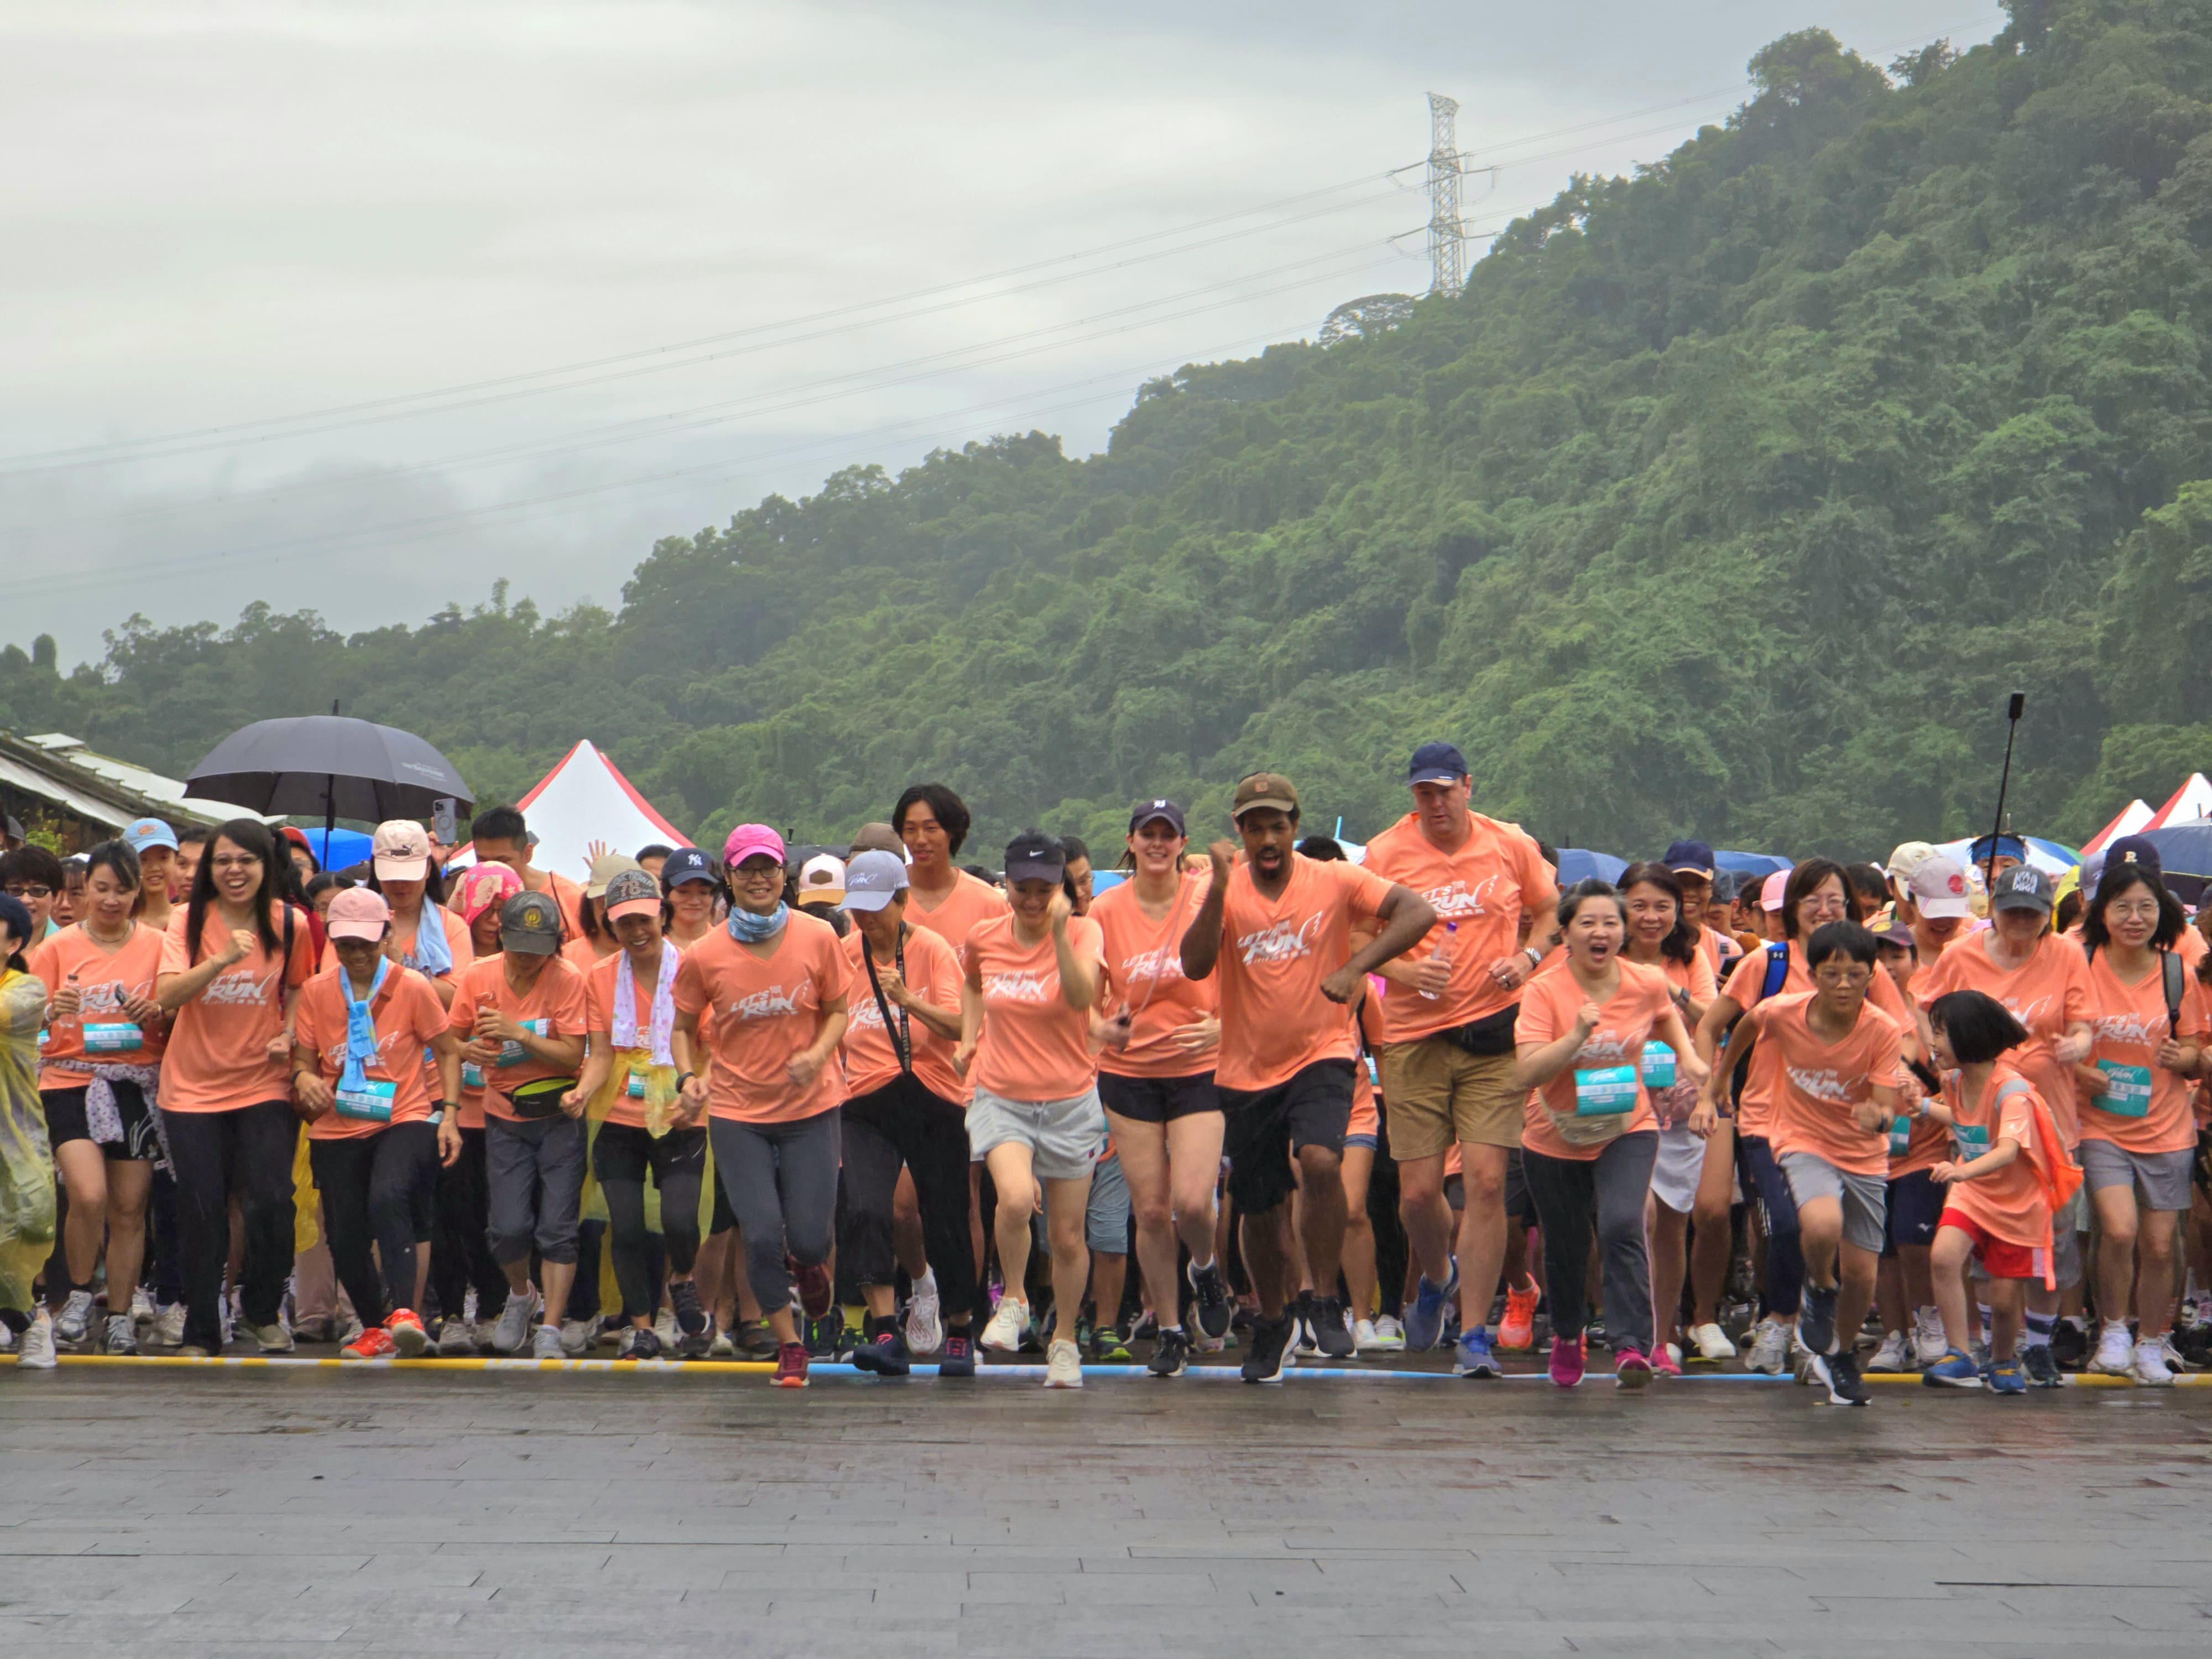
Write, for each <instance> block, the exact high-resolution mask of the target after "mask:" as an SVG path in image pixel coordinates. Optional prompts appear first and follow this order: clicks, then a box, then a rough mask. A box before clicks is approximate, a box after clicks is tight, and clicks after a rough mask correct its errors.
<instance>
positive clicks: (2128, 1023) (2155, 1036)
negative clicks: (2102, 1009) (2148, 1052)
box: [2093, 1013, 2166, 1048]
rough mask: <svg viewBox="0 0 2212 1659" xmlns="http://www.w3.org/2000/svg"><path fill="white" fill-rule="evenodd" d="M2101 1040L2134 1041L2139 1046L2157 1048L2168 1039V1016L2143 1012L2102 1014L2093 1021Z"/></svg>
mask: <svg viewBox="0 0 2212 1659" xmlns="http://www.w3.org/2000/svg"><path fill="white" fill-rule="evenodd" d="M2093 1024H2094V1025H2095V1027H2096V1031H2097V1041H2098V1042H2125V1043H2132V1044H2134V1045H2136V1047H2138V1048H2156V1047H2158V1045H2159V1044H2160V1042H2164V1041H2165V1040H2166V1016H2165V1015H2164V1014H2163V1013H2160V1014H2158V1015H2156V1016H2154V1017H2152V1018H2146V1017H2144V1016H2143V1015H2142V1014H2100V1015H2098V1016H2097V1018H2096V1019H2095V1020H2094V1021H2093Z"/></svg>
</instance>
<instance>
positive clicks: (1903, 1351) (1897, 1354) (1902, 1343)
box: [1866, 1331, 1912, 1374]
mask: <svg viewBox="0 0 2212 1659" xmlns="http://www.w3.org/2000/svg"><path fill="white" fill-rule="evenodd" d="M1866 1369H1867V1370H1869V1371H1870V1372H1872V1371H1881V1372H1883V1373H1885V1374H1891V1373H1895V1372H1898V1371H1907V1370H1911V1369H1912V1344H1911V1340H1910V1339H1909V1338H1908V1337H1906V1335H1905V1333H1904V1332H1903V1331H1891V1332H1890V1333H1888V1334H1887V1335H1886V1336H1884V1337H1883V1338H1882V1339H1881V1346H1880V1347H1878V1348H1876V1349H1875V1351H1874V1358H1871V1359H1869V1360H1868V1361H1867V1363H1866Z"/></svg>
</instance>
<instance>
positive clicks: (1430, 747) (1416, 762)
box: [1406, 743, 1472, 788]
mask: <svg viewBox="0 0 2212 1659" xmlns="http://www.w3.org/2000/svg"><path fill="white" fill-rule="evenodd" d="M1471 775H1472V774H1470V773H1469V772H1468V769H1467V757H1466V756H1464V755H1462V754H1461V753H1460V752H1459V750H1457V749H1455V748H1454V747H1453V746H1452V745H1451V744H1448V743H1425V744H1422V745H1421V746H1420V747H1419V749H1416V750H1414V751H1413V761H1412V763H1410V764H1409V765H1407V768H1406V785H1407V787H1408V788H1411V787H1413V785H1414V784H1417V783H1457V782H1458V781H1460V780H1461V779H1462V778H1464V777H1468V776H1471Z"/></svg>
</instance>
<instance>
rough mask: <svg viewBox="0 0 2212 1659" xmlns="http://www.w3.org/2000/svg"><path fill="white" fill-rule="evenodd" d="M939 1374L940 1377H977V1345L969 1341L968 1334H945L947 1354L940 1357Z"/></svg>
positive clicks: (958, 1332) (950, 1332) (955, 1332)
mask: <svg viewBox="0 0 2212 1659" xmlns="http://www.w3.org/2000/svg"><path fill="white" fill-rule="evenodd" d="M937 1374H938V1376H940V1377H945V1376H975V1344H974V1343H972V1342H970V1341H969V1340H968V1333H967V1332H965V1331H949V1332H947V1333H946V1334H945V1352H943V1353H942V1354H940V1355H939V1357H938V1361H937Z"/></svg>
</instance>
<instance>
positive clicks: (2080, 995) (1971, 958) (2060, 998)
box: [1912, 928, 2092, 1148]
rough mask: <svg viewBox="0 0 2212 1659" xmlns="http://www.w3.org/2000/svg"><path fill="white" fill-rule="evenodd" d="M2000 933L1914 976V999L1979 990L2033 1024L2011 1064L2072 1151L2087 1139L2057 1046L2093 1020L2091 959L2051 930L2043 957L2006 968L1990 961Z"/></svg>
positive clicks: (1958, 948) (1955, 949) (2039, 947)
mask: <svg viewBox="0 0 2212 1659" xmlns="http://www.w3.org/2000/svg"><path fill="white" fill-rule="evenodd" d="M1994 937H1995V933H1994V931H1993V930H1991V929H1988V928H1984V930H1983V931H1982V932H1980V933H1973V934H1969V935H1968V936H1967V937H1966V939H1962V940H1960V942H1958V943H1957V944H1954V945H1952V946H1951V947H1950V948H1949V949H1948V950H1947V951H1944V952H1943V954H1942V956H1941V957H1937V958H1936V965H1935V966H1934V967H1933V968H1931V969H1927V970H1926V971H1924V972H1923V973H1921V974H1919V975H1916V976H1915V977H1914V979H1913V981H1912V999H1913V1000H1914V1001H1916V1002H1917V1003H1918V1004H1919V1005H1920V1006H1922V1007H1923V1008H1925V1007H1927V1006H1929V1005H1930V1004H1931V1003H1933V1002H1934V1001H1935V1000H1936V998H1937V997H1940V996H1942V995H1943V994H1945V993H1946V992H1949V991H1979V992H1981V993H1983V994H1984V995H1987V996H1991V997H1995V998H1996V1000H1998V1001H1999V1002H2002V1004H2004V1006H2005V1009H2006V1011H2007V1012H2008V1013H2010V1014H2011V1015H2012V1017H2013V1018H2015V1019H2016V1020H2018V1021H2019V1022H2020V1023H2021V1024H2023V1025H2025V1026H2026V1027H2027V1036H2028V1040H2027V1042H2025V1043H2023V1044H2021V1046H2020V1047H2019V1048H2015V1049H2014V1050H2013V1051H2012V1061H2011V1063H2012V1064H2013V1065H2014V1066H2017V1067H2018V1068H2019V1071H2020V1074H2021V1076H2022V1077H2024V1078H2026V1079H2027V1080H2028V1081H2029V1082H2030V1083H2033V1085H2035V1091H2036V1093H2038V1094H2039V1095H2041V1096H2042V1097H2043V1103H2044V1104H2045V1105H2046V1106H2048V1107H2050V1108H2051V1116H2052V1118H2053V1119H2055V1120H2056V1121H2057V1124H2058V1132H2059V1133H2061V1134H2063V1135H2064V1136H2065V1137H2066V1144H2067V1146H2069V1148H2070V1147H2071V1146H2074V1145H2075V1143H2076V1142H2077V1141H2079V1140H2080V1139H2081V1127H2080V1125H2079V1122H2078V1121H2077V1117H2078V1113H2077V1109H2076V1105H2075V1095H2076V1093H2077V1091H2076V1090H2075V1087H2074V1070H2073V1068H2072V1067H2071V1066H2061V1065H2060V1064H2059V1063H2058V1059H2057V1048H2058V1043H2059V1040H2060V1039H2061V1038H2063V1036H2065V1035H2066V1028H2067V1027H2068V1026H2069V1025H2070V1024H2073V1023H2074V1022H2075V1020H2077V1019H2079V1020H2086V1019H2087V1018H2089V1010H2090V1003H2091V1000H2092V994H2091V991H2090V988H2089V964H2088V962H2087V959H2086V958H2085V957H2083V956H2082V954H2081V947H2080V946H2078V945H2069V944H2068V943H2067V942H2066V941H2065V940H2064V939H2060V938H2059V937H2058V936H2057V934H2056V933H2045V934H2044V935H2043V937H2042V938H2041V939H2038V940H2037V941H2036V942H2035V954H2034V955H2033V956H2031V957H2028V959H2027V961H2026V962H2025V963H2022V964H2021V966H2020V967H2018V968H2000V967H1998V966H1997V964H1996V963H1994V962H1992V961H1990V951H1989V944H1990V939H1992V938H1994Z"/></svg>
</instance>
